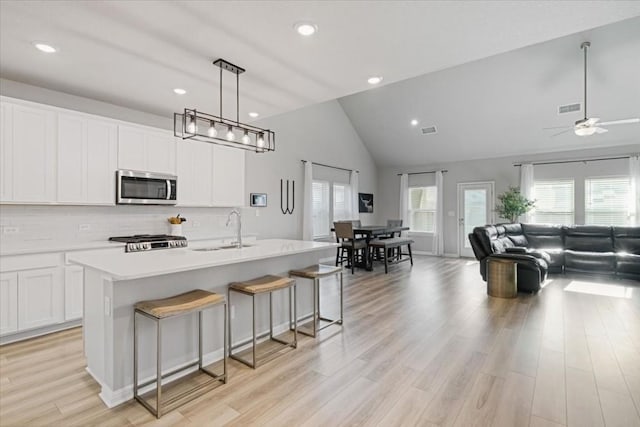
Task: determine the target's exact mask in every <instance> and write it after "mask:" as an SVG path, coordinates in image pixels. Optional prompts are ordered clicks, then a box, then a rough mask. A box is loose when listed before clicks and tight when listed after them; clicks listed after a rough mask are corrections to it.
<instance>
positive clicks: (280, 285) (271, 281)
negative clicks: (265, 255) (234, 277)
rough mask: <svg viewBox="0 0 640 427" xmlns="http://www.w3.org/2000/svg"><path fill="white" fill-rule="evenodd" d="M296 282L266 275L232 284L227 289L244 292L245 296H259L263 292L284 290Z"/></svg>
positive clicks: (286, 278)
mask: <svg viewBox="0 0 640 427" xmlns="http://www.w3.org/2000/svg"><path fill="white" fill-rule="evenodd" d="M295 283H296V282H295V280H293V279H290V278H288V277H281V276H273V275H267V276H262V277H258V278H257V279H251V280H246V281H244V282H233V283H231V284H230V285H229V287H230V288H231V289H233V290H236V291H240V292H244V293H247V294H261V293H263V292H272V291H277V290H278V289H285V288H288V287H290V286H292V285H294V284H295Z"/></svg>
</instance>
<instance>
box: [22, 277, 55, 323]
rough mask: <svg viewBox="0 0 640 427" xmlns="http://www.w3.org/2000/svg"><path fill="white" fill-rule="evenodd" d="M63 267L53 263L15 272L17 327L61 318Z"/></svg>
mask: <svg viewBox="0 0 640 427" xmlns="http://www.w3.org/2000/svg"><path fill="white" fill-rule="evenodd" d="M63 271H64V270H63V269H62V268H61V267H53V268H42V269H36V270H27V271H19V272H18V329H19V330H25V329H31V328H36V327H39V326H47V325H52V324H55V323H59V322H62V321H63V320H64V279H63Z"/></svg>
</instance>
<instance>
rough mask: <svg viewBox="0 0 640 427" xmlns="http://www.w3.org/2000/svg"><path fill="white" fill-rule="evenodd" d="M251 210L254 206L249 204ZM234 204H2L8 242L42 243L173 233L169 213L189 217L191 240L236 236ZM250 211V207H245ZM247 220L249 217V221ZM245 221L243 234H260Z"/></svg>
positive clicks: (1, 227)
mask: <svg viewBox="0 0 640 427" xmlns="http://www.w3.org/2000/svg"><path fill="white" fill-rule="evenodd" d="M246 210H249V209H246ZM230 211H231V208H177V207H167V206H104V207H102V206H30V205H15V206H14V205H2V206H0V231H1V234H0V238H1V239H2V246H3V247H11V246H14V245H15V246H21V247H22V246H29V245H31V244H33V245H37V244H38V242H69V243H72V244H73V243H86V242H93V241H99V240H103V241H104V240H107V239H108V238H109V237H111V236H127V235H132V234H165V233H166V234H168V233H169V222H168V221H167V218H169V217H170V216H176V215H177V214H180V216H181V217H185V218H187V221H186V222H185V223H183V234H184V235H185V236H187V238H189V239H197V238H209V237H212V238H216V237H227V236H233V235H234V233H235V230H236V228H235V227H236V225H235V218H234V219H233V222H232V224H230V225H229V227H227V226H226V222H227V217H228V214H229V212H230ZM243 214H244V212H243ZM243 222H244V221H243ZM250 228H251V227H247V226H246V225H245V224H244V223H243V234H256V233H255V231H252V230H251V229H250Z"/></svg>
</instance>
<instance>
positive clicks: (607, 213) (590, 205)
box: [584, 177, 631, 225]
mask: <svg viewBox="0 0 640 427" xmlns="http://www.w3.org/2000/svg"><path fill="white" fill-rule="evenodd" d="M630 187H631V184H630V181H629V178H628V177H608V178H589V179H586V180H585V182H584V193H585V194H584V195H585V202H584V208H585V224H592V225H629V221H630V212H631V210H630V206H629V203H630V201H631V195H630V191H631V189H630Z"/></svg>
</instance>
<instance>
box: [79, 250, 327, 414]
mask: <svg viewBox="0 0 640 427" xmlns="http://www.w3.org/2000/svg"><path fill="white" fill-rule="evenodd" d="M336 245H337V244H335V243H324V242H307V241H299V240H283V239H269V240H256V241H253V242H248V246H246V247H243V248H229V247H225V248H220V249H217V248H215V246H213V245H211V246H207V245H206V243H202V242H200V244H199V245H198V246H197V247H193V248H191V247H188V248H180V249H167V250H158V251H151V252H141V253H125V252H124V251H123V252H119V253H114V252H113V251H100V250H94V251H86V252H77V253H73V254H71V255H69V257H68V261H69V262H71V263H75V264H79V265H81V266H83V267H84V319H83V336H84V349H85V356H86V358H87V370H88V372H89V373H90V374H91V375H92V376H93V378H94V379H95V380H96V381H97V382H98V383H99V384H100V385H101V387H102V389H101V392H100V397H101V398H102V400H103V401H104V402H105V404H106V405H107V406H109V407H113V406H115V405H118V404H120V403H122V402H125V401H127V400H129V399H131V398H132V397H133V305H134V304H135V303H136V302H138V301H142V300H149V299H157V298H166V297H169V296H172V295H176V294H179V293H182V292H187V291H191V290H194V289H204V290H208V291H212V292H216V293H221V294H223V295H226V293H227V285H228V284H229V283H230V282H233V281H241V280H248V279H252V278H255V277H259V276H262V275H265V274H280V275H286V274H287V273H288V271H289V270H290V269H293V268H302V267H305V266H307V265H311V264H316V263H318V261H319V260H320V259H323V258H327V257H333V256H334V251H335V246H336ZM310 292H311V291H310V286H305V287H303V288H302V289H299V292H298V308H299V311H298V313H303V314H304V313H307V312H309V313H310V312H311V309H312V307H311V305H312V304H311V293H310ZM287 295H288V294H287ZM287 295H285V294H284V293H283V294H282V295H278V294H276V295H274V325H276V327H275V331H276V333H278V332H281V331H285V330H287V329H288V323H287V319H288V311H287V310H288V298H287ZM233 302H234V306H231V307H229V316H230V318H233V323H234V345H236V344H238V343H242V342H244V341H245V340H246V338H248V337H249V336H250V334H251V321H250V316H251V314H250V313H251V311H250V304H249V300H247V301H246V302H244V301H242V300H240V299H238V300H237V301H236V300H234V301H233ZM305 303H306V304H305ZM263 312H264V315H263V316H262V317H259V318H258V319H257V322H258V323H257V324H258V331H264V330H267V329H268V325H269V323H268V322H269V319H268V315H267V312H266V311H263ZM222 322H223V318H222V313H221V312H220V310H218V311H217V313H212V312H205V313H204V322H203V330H204V342H203V353H204V360H205V363H207V364H208V363H211V362H213V361H215V360H220V359H221V358H222V355H223V354H222V353H223V350H222V348H223V334H222V330H221V327H220V325H222ZM196 329H197V328H196V321H195V317H190V316H187V317H183V318H177V319H172V321H171V322H168V323H167V324H166V326H164V327H163V346H162V359H163V362H162V363H163V368H166V371H170V370H173V369H175V368H177V367H179V366H183V365H185V364H187V363H189V362H191V361H193V360H195V359H196V358H197V355H196V352H197V330H196ZM155 339H156V338H155V328H154V327H153V324H152V323H151V322H150V321H148V323H147V322H145V321H141V322H140V325H139V340H140V341H139V342H140V349H141V354H140V355H139V362H138V363H139V375H140V379H141V382H144V381H145V380H146V379H148V378H152V377H153V376H154V372H155V355H154V352H155V350H154V349H155V346H156V341H155ZM236 339H237V340H238V341H235V340H236ZM231 381H233V379H231Z"/></svg>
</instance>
